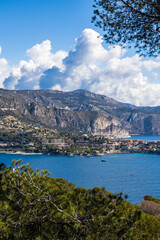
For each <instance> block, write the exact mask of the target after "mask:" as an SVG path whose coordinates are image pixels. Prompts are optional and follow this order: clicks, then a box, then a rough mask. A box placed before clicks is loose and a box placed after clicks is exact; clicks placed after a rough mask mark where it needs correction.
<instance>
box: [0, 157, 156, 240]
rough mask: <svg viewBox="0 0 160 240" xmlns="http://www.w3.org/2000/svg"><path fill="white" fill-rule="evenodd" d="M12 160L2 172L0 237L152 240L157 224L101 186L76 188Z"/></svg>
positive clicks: (6, 238) (0, 173)
mask: <svg viewBox="0 0 160 240" xmlns="http://www.w3.org/2000/svg"><path fill="white" fill-rule="evenodd" d="M20 164H21V160H20V161H13V164H12V166H11V167H7V168H4V166H3V165H2V166H1V171H0V184H1V189H0V239H3V240H10V239H12V240H47V239H49V240H53V239H55V240H73V239H74V240H104V239H108V240H120V239H121V240H128V239H130V240H137V239H141V240H143V239H144V240H150V239H153V240H154V239H155V240H157V239H158V236H159V235H160V221H158V220H157V219H156V218H155V217H154V216H150V215H148V214H144V213H143V212H142V211H141V210H140V208H139V207H138V206H135V205H132V204H131V203H129V202H127V201H126V200H123V197H122V194H121V193H120V194H112V193H110V192H107V191H106V190H105V189H103V188H98V187H95V188H93V189H89V190H87V189H84V188H81V187H78V188H76V187H75V186H74V184H72V183H69V182H67V181H66V180H63V179H60V178H58V179H55V178H51V177H49V175H48V171H41V172H40V171H39V170H38V169H37V170H36V171H34V170H33V169H32V168H31V167H30V166H29V164H27V165H20Z"/></svg>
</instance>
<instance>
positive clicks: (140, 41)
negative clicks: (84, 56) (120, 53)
mask: <svg viewBox="0 0 160 240" xmlns="http://www.w3.org/2000/svg"><path fill="white" fill-rule="evenodd" d="M94 2H95V4H94V5H93V7H94V8H95V10H94V16H93V18H92V20H93V22H94V23H95V25H96V26H98V27H100V28H102V29H103V31H104V40H105V41H106V42H107V43H109V44H117V43H118V44H121V45H122V46H124V45H125V44H128V46H129V47H130V46H132V45H134V47H135V48H136V50H137V52H138V53H140V55H144V56H146V55H148V56H158V55H159V54H160V1H159V0H94Z"/></svg>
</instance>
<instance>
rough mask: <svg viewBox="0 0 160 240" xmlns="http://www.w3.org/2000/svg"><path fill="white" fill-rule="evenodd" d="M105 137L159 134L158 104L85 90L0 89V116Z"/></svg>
mask: <svg viewBox="0 0 160 240" xmlns="http://www.w3.org/2000/svg"><path fill="white" fill-rule="evenodd" d="M9 114H10V115H13V116H15V117H17V118H18V119H21V120H23V121H29V122H38V123H39V124H43V125H46V126H47V127H52V128H58V129H63V130H66V131H76V132H81V133H87V134H91V135H98V136H106V137H114V138H115V137H127V136H129V134H160V107H136V106H134V105H130V104H126V103H121V102H118V101H116V100H114V99H113V98H110V97H107V96H105V95H100V94H95V93H92V92H89V91H87V90H84V89H78V90H75V91H72V92H64V91H57V90H5V89H0V116H3V115H9Z"/></svg>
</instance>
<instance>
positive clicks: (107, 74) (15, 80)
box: [0, 0, 160, 106]
mask: <svg viewBox="0 0 160 240" xmlns="http://www.w3.org/2000/svg"><path fill="white" fill-rule="evenodd" d="M92 5H93V0H56V1H55V0H0V87H1V88H6V89H48V88H49V89H56V90H63V91H72V90H75V89H78V88H83V89H86V90H89V91H93V92H95V93H99V94H104V95H107V96H109V97H112V98H114V99H116V100H118V101H121V102H128V103H132V104H135V105H139V106H140V105H145V106H146V105H150V106H156V105H160V97H159V93H160V58H140V57H139V56H138V55H137V54H136V53H135V51H134V49H132V50H125V49H122V48H121V47H119V46H107V44H106V43H104V42H103V39H102V38H101V37H100V36H99V34H101V35H102V32H101V31H100V29H98V28H96V27H94V25H93V24H92V23H91V18H92V15H93V8H92Z"/></svg>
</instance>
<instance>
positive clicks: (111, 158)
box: [0, 154, 160, 204]
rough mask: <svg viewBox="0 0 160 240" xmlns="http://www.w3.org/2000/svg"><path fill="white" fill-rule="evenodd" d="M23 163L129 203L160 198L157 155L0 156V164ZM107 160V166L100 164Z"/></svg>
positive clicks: (159, 159) (159, 158)
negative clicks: (102, 189)
mask: <svg viewBox="0 0 160 240" xmlns="http://www.w3.org/2000/svg"><path fill="white" fill-rule="evenodd" d="M19 158H22V159H23V163H24V164H25V163H30V165H31V167H33V168H34V169H36V168H39V169H41V170H42V169H47V170H49V172H50V173H51V176H52V177H61V178H64V179H66V180H68V181H70V182H73V183H74V184H75V185H76V186H81V187H85V188H93V187H95V186H99V187H105V188H106V190H108V191H111V192H113V193H119V192H123V193H124V194H128V201H130V202H132V203H136V204H138V203H139V202H140V201H142V200H143V197H144V195H146V194H150V195H152V196H154V197H157V198H160V155H150V154H106V155H104V156H103V157H101V156H97V157H81V156H74V157H67V156H47V155H19V154H18V155H11V154H1V155H0V162H3V163H5V165H6V166H8V165H10V164H11V162H12V160H13V159H19ZM102 159H106V160H107V162H101V160H102Z"/></svg>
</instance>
